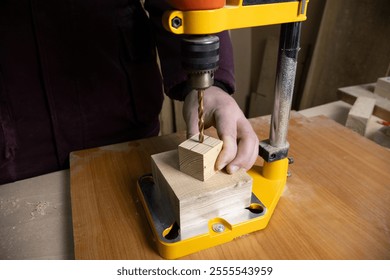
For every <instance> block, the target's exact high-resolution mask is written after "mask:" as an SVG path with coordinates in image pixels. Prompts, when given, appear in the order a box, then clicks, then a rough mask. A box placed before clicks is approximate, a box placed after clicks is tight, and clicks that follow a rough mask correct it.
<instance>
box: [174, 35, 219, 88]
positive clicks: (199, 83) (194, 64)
mask: <svg viewBox="0 0 390 280" xmlns="http://www.w3.org/2000/svg"><path fill="white" fill-rule="evenodd" d="M181 51H182V65H183V68H184V69H185V70H186V71H187V73H188V77H189V85H190V86H191V88H193V89H196V90H201V89H207V88H209V87H210V86H212V85H213V84H214V72H215V70H217V68H218V62H219V37H218V36H215V35H205V36H203V35H202V36H190V37H187V38H184V39H183V40H182V48H181Z"/></svg>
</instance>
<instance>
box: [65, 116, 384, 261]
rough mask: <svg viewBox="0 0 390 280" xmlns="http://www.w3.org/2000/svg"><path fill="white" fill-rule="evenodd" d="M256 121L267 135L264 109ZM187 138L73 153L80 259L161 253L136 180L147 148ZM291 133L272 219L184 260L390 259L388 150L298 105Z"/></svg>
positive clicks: (146, 166)
mask: <svg viewBox="0 0 390 280" xmlns="http://www.w3.org/2000/svg"><path fill="white" fill-rule="evenodd" d="M251 123H252V125H253V127H254V128H255V131H256V132H257V133H258V135H259V138H260V139H264V138H266V137H267V135H268V129H269V118H268V117H262V118H256V119H251ZM211 133H213V132H211ZM184 137H185V135H184V134H183V133H181V134H172V135H168V136H162V137H155V138H150V139H145V140H139V141H133V142H129V143H123V144H117V145H111V146H107V147H102V148H96V149H90V150H84V151H78V152H74V153H73V154H72V155H71V202H72V218H73V234H74V246H75V248H74V249H75V257H76V259H159V258H160V256H159V255H158V254H157V252H156V250H155V244H154V242H153V236H152V233H151V229H150V228H149V225H148V222H147V219H146V217H145V214H144V211H143V208H142V205H141V204H140V202H139V200H138V198H137V194H136V181H137V179H138V178H139V176H141V175H143V174H145V173H149V172H150V171H151V164H150V155H151V154H154V153H158V152H162V151H166V150H171V149H174V148H176V147H177V145H178V144H179V143H180V142H181V141H183V140H184V139H185V138H184ZM288 139H289V143H290V145H291V148H290V156H293V157H294V159H295V163H294V164H293V165H292V166H291V168H290V170H291V172H292V176H291V177H289V179H288V181H287V185H286V189H285V191H284V193H283V195H282V197H281V199H280V201H279V204H278V205H277V207H276V210H275V213H274V214H273V217H272V218H271V221H270V223H269V225H268V227H267V228H266V229H264V230H262V231H259V232H255V233H252V234H249V235H246V236H243V237H240V238H238V239H236V240H234V241H232V242H229V243H226V244H223V245H221V246H218V247H214V248H211V249H207V250H204V251H201V252H198V253H195V254H192V255H189V256H187V257H185V259H390V206H389V205H390V152H389V151H388V150H386V149H385V148H383V147H381V146H379V145H377V144H375V143H373V142H371V141H369V140H368V139H366V138H363V137H362V136H360V135H358V134H356V133H354V132H352V131H350V130H348V129H347V128H345V127H343V126H341V125H339V124H337V123H335V122H334V121H332V120H329V119H327V118H325V117H313V118H305V117H303V116H301V115H299V114H297V113H294V114H293V117H292V120H291V122H290V130H289V136H288ZM257 164H261V162H260V160H259V161H258V162H257Z"/></svg>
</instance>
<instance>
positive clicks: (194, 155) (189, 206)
mask: <svg viewBox="0 0 390 280" xmlns="http://www.w3.org/2000/svg"><path fill="white" fill-rule="evenodd" d="M195 139H196V138H192V139H189V140H186V141H185V142H183V143H182V144H181V145H179V147H178V150H173V151H168V152H164V153H160V154H156V155H152V172H153V178H154V181H155V183H156V188H157V190H156V194H157V195H159V196H160V198H161V199H160V200H161V201H162V203H165V202H166V203H165V205H164V208H165V209H166V212H167V213H169V215H170V216H171V217H172V219H173V220H172V223H174V222H176V223H177V224H178V225H179V227H180V234H181V238H182V239H186V238H190V237H193V236H195V235H198V234H201V233H206V232H207V231H208V229H207V224H208V221H209V220H210V219H213V218H217V217H223V216H224V215H227V214H229V213H234V212H236V211H238V210H242V209H244V208H246V207H248V206H249V205H250V202H251V196H252V178H251V177H250V176H249V175H248V174H247V173H246V172H244V171H242V170H241V171H238V172H236V173H234V174H233V175H229V174H227V173H225V172H222V171H215V169H214V164H215V159H216V158H217V156H218V154H219V151H220V149H221V147H222V142H221V141H220V140H218V139H215V138H211V137H210V138H209V137H208V138H206V139H205V141H204V142H203V143H202V144H200V143H199V142H197V140H195ZM206 146H208V147H206ZM180 153H181V154H182V155H181V156H179V154H180ZM179 158H180V161H179ZM181 166H182V167H181ZM192 166H193V168H192ZM181 169H183V170H185V171H186V173H184V172H182V171H181ZM210 174H211V175H210ZM200 178H203V180H202V179H200ZM200 225H204V227H203V228H204V230H205V231H204V232H199V226H200Z"/></svg>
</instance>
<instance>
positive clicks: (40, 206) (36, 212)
mask: <svg viewBox="0 0 390 280" xmlns="http://www.w3.org/2000/svg"><path fill="white" fill-rule="evenodd" d="M27 204H28V205H33V206H34V207H33V210H32V211H31V212H30V216H31V219H34V218H35V217H37V216H45V215H46V209H47V207H49V205H50V202H47V201H38V202H35V203H30V202H27Z"/></svg>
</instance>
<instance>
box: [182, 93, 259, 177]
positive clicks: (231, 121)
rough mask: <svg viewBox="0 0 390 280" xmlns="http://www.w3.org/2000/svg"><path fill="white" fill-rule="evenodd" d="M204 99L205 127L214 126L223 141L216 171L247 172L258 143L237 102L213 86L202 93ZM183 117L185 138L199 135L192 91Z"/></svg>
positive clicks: (196, 107)
mask: <svg viewBox="0 0 390 280" xmlns="http://www.w3.org/2000/svg"><path fill="white" fill-rule="evenodd" d="M203 100H204V124H205V128H208V127H210V126H214V127H215V128H216V129H217V133H218V136H219V138H220V139H221V140H222V141H223V147H222V151H221V153H220V154H219V156H218V158H217V161H216V163H215V165H216V168H217V169H218V170H221V169H223V168H225V167H226V171H227V172H228V173H230V174H232V173H234V172H236V171H238V170H239V169H244V170H248V169H250V168H251V167H252V165H253V164H254V163H255V161H256V158H257V156H258V153H259V140H258V138H257V135H256V134H255V132H254V131H253V128H252V126H251V124H250V123H249V121H248V120H247V119H246V117H245V116H244V114H243V113H242V111H241V109H240V108H239V106H238V104H237V103H236V101H235V100H234V99H233V98H232V97H231V96H230V95H229V94H227V93H226V92H224V91H223V90H222V89H220V88H218V87H214V86H212V87H210V88H208V89H207V90H206V91H205V93H204V99H203ZM183 116H184V120H185V121H186V123H187V137H191V136H193V135H195V134H198V133H199V129H198V95H197V92H196V91H195V90H193V91H192V92H191V93H189V94H188V95H187V97H186V99H185V100H184V107H183Z"/></svg>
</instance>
